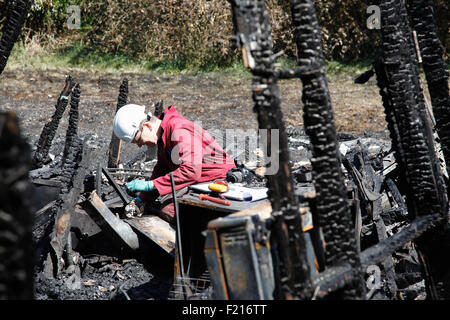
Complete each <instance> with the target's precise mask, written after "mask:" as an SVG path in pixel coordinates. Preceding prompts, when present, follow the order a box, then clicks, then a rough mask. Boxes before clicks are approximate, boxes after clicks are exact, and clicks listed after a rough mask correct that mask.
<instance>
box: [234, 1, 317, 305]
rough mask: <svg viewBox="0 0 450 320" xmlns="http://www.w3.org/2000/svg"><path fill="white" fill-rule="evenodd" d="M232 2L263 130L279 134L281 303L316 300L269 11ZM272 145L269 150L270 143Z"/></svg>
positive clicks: (275, 188) (274, 180)
mask: <svg viewBox="0 0 450 320" xmlns="http://www.w3.org/2000/svg"><path fill="white" fill-rule="evenodd" d="M230 2H231V4H232V11H233V23H234V27H235V35H234V37H233V39H234V44H235V45H237V46H238V47H240V48H241V49H242V51H243V59H244V64H245V65H246V66H247V67H249V68H250V69H251V71H252V73H253V82H252V89H253V95H252V98H253V101H254V102H255V106H254V109H253V110H254V112H256V114H257V119H258V123H259V128H261V129H269V130H268V131H270V130H279V150H277V152H278V156H279V169H278V171H277V173H276V174H273V175H267V179H268V186H269V199H270V201H271V204H272V217H273V220H274V223H273V228H272V240H271V241H272V244H273V246H275V247H276V250H277V251H278V257H279V259H278V265H279V267H278V269H279V270H278V272H277V271H275V273H276V274H277V275H278V277H277V276H276V282H277V290H276V294H275V295H276V296H275V298H280V299H305V298H308V297H311V295H312V292H311V279H310V278H309V267H308V264H307V260H306V249H305V248H306V245H305V239H304V235H303V233H302V224H301V216H300V214H299V204H298V199H297V198H296V196H295V194H294V183H293V178H292V175H291V169H290V167H289V151H288V144H287V136H286V130H285V127H284V123H283V120H282V113H281V110H280V92H279V88H278V84H277V80H278V79H277V77H276V76H275V72H274V71H275V70H274V58H275V56H274V54H273V44H272V38H271V26H270V23H269V16H268V12H267V10H266V7H265V3H264V0H255V1H247V0H245V1H239V0H231V1H230ZM269 135H270V133H269ZM267 141H268V143H267V144H268V145H269V144H270V143H271V141H270V140H269V138H268V139H267ZM272 143H275V142H272ZM266 147H267V146H266ZM270 149H271V148H267V150H270Z"/></svg>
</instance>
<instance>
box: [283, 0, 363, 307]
mask: <svg viewBox="0 0 450 320" xmlns="http://www.w3.org/2000/svg"><path fill="white" fill-rule="evenodd" d="M291 12H292V21H293V24H294V27H295V31H294V32H295V40H296V44H297V51H298V64H299V66H300V70H301V71H300V78H301V80H302V83H303V96H302V101H303V110H304V116H303V118H304V123H305V132H306V133H307V134H308V136H309V137H310V139H311V144H312V147H313V150H312V152H313V158H312V159H311V164H312V172H313V181H314V187H315V190H316V204H317V216H318V220H319V222H320V226H321V227H322V229H323V232H324V238H325V242H326V265H327V266H336V265H339V264H341V263H346V262H348V263H350V265H351V266H352V267H353V268H355V270H357V274H358V275H359V276H358V277H356V278H355V281H354V282H353V284H352V285H351V286H349V287H347V288H346V289H345V290H344V291H343V292H340V295H341V297H343V298H352V299H357V298H360V297H362V295H363V293H364V291H365V288H364V285H363V274H362V270H361V262H360V258H359V253H358V252H357V248H356V239H355V237H354V234H355V233H354V231H353V222H352V217H351V211H350V207H349V205H348V201H347V192H346V189H345V185H344V179H343V176H342V173H341V169H340V168H341V162H340V156H339V147H338V143H337V139H336V128H335V123H334V114H333V109H332V106H331V99H330V95H329V91H328V84H327V81H326V76H325V62H324V58H323V51H322V45H321V34H320V28H319V24H318V19H317V14H316V10H315V5H314V1H312V0H292V1H291Z"/></svg>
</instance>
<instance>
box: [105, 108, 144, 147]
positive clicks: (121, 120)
mask: <svg viewBox="0 0 450 320" xmlns="http://www.w3.org/2000/svg"><path fill="white" fill-rule="evenodd" d="M151 117H152V113H151V112H149V113H145V106H140V105H137V104H126V105H124V106H123V107H121V108H120V109H119V110H118V111H117V113H116V116H115V117H114V121H113V130H114V134H115V135H116V136H117V137H118V138H119V139H122V140H123V141H125V142H128V143H129V142H131V141H133V139H134V136H135V135H136V133H137V132H138V130H139V124H140V123H141V121H142V120H144V119H147V120H150V118H151Z"/></svg>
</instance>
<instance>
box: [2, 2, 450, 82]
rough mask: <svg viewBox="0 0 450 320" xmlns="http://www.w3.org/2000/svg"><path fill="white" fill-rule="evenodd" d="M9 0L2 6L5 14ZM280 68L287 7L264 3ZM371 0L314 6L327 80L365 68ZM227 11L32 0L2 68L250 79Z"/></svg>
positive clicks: (372, 33)
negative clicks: (73, 23)
mask: <svg viewBox="0 0 450 320" xmlns="http://www.w3.org/2000/svg"><path fill="white" fill-rule="evenodd" d="M8 3H9V2H8V1H6V2H0V25H1V24H2V22H3V21H4V17H3V16H2V12H7V10H6V7H7V6H8ZM266 4H267V7H268V9H269V13H270V19H271V24H272V38H273V42H274V51H275V52H281V51H282V52H284V54H283V55H282V56H280V57H279V58H278V60H277V62H278V63H279V64H280V68H286V67H295V66H296V62H295V51H296V49H295V47H296V46H295V44H294V39H293V33H292V27H291V25H290V1H289V0H266ZM369 4H370V0H338V1H325V0H317V1H316V8H317V13H318V16H319V22H320V26H321V30H322V39H323V42H322V45H323V49H324V54H325V58H326V60H327V61H330V62H329V63H328V65H327V73H328V74H343V73H347V74H348V73H358V72H359V71H360V70H367V68H368V67H369V65H370V60H371V56H372V55H374V51H375V49H376V46H377V39H378V32H377V31H376V30H368V29H367V26H366V19H367V13H366V8H367V6H368V5H369ZM71 5H76V6H78V7H79V8H80V12H81V16H80V28H79V29H70V28H68V19H69V18H70V14H69V12H68V11H67V9H68V8H69V6H71ZM435 5H436V8H437V9H438V10H436V12H437V14H438V17H437V18H438V26H439V30H440V35H441V40H442V42H443V43H444V45H446V46H447V47H448V43H447V42H446V40H447V34H448V33H447V25H446V23H447V22H446V20H445V19H444V18H442V17H441V14H440V13H441V12H446V10H447V9H448V8H447V4H446V2H444V1H442V0H435ZM232 33H233V26H232V22H231V8H230V4H229V3H228V1H225V0H196V1H186V0H154V1H142V0H122V1H104V0H102V1H88V0H54V1H50V0H35V1H34V5H33V6H32V9H31V12H30V15H29V17H28V20H27V22H26V25H25V28H24V30H23V34H22V41H21V42H19V43H17V44H16V46H15V49H14V51H13V54H12V56H11V58H10V61H9V63H8V67H7V68H34V69H55V68H73V69H83V70H98V71H107V72H152V73H166V74H170V73H198V72H215V71H221V72H225V73H230V74H237V75H247V74H248V71H247V70H245V69H244V68H243V66H242V63H241V56H240V51H239V50H233V49H232V48H231V43H230V41H229V39H230V37H231V36H232Z"/></svg>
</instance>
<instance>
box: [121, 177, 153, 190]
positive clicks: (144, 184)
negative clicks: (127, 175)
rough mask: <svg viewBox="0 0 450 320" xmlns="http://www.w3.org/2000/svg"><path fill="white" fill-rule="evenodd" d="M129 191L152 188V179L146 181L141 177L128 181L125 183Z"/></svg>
mask: <svg viewBox="0 0 450 320" xmlns="http://www.w3.org/2000/svg"><path fill="white" fill-rule="evenodd" d="M125 186H126V187H127V189H128V191H130V192H137V191H142V192H148V191H152V190H153V181H151V180H150V181H146V180H142V179H135V180H133V181H131V182H128V183H127V184H126V185H125Z"/></svg>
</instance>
